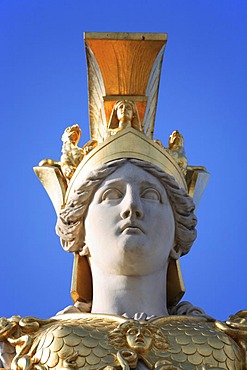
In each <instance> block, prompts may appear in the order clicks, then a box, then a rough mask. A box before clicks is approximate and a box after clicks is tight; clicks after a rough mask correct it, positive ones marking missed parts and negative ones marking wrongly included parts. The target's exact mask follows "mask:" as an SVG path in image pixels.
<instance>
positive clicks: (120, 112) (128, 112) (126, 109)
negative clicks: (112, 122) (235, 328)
mask: <svg viewBox="0 0 247 370" xmlns="http://www.w3.org/2000/svg"><path fill="white" fill-rule="evenodd" d="M117 118H118V120H119V121H124V120H129V121H131V120H132V118H133V108H132V106H131V105H130V104H128V103H125V102H122V103H120V104H119V106H118V108H117Z"/></svg>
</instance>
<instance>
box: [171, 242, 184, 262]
mask: <svg viewBox="0 0 247 370" xmlns="http://www.w3.org/2000/svg"><path fill="white" fill-rule="evenodd" d="M180 257H181V250H180V248H179V247H178V246H177V245H174V246H173V247H172V249H171V251H170V258H172V259H174V260H178V259H179V258H180Z"/></svg>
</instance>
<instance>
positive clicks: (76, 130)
mask: <svg viewBox="0 0 247 370" xmlns="http://www.w3.org/2000/svg"><path fill="white" fill-rule="evenodd" d="M80 137H81V129H80V127H79V125H78V124H75V125H73V126H69V127H67V128H66V129H65V130H64V133H63V135H62V141H63V143H66V142H70V143H71V144H73V145H77V144H78V142H79V140H80Z"/></svg>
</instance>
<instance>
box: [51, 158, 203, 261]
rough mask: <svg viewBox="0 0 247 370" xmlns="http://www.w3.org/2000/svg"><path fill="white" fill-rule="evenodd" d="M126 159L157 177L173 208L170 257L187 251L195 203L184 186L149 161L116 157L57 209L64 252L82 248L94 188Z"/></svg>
mask: <svg viewBox="0 0 247 370" xmlns="http://www.w3.org/2000/svg"><path fill="white" fill-rule="evenodd" d="M128 161H129V162H130V163H132V164H133V165H135V166H138V167H140V168H142V169H143V170H145V171H147V172H148V173H150V174H151V175H153V176H154V177H156V178H158V179H159V181H160V182H161V184H162V185H163V186H164V188H165V189H166V191H167V195H168V197H169V200H170V203H171V206H172V209H173V213H174V218H175V229H176V231H175V247H174V250H173V252H174V253H173V254H174V255H172V257H173V258H178V257H179V256H181V255H184V254H187V253H188V252H189V250H190V248H191V246H192V244H193V242H194V240H195V239H196V229H195V227H196V223H197V219H196V216H195V215H194V209H195V206H194V202H193V200H192V198H191V197H190V196H189V195H188V194H187V193H186V191H185V190H183V189H181V188H179V186H178V185H177V183H176V181H175V180H174V178H173V177H172V176H170V175H168V174H167V173H165V172H164V171H162V170H161V169H159V168H158V167H157V166H154V165H153V164H150V163H148V162H145V161H141V160H137V159H120V160H116V161H112V162H108V163H106V164H104V165H102V166H100V167H98V168H97V169H95V170H94V171H92V172H91V173H90V174H89V175H88V177H87V178H86V179H85V180H84V181H83V183H82V184H81V186H80V187H79V188H78V189H76V190H75V191H74V194H73V195H72V196H71V197H70V199H69V201H68V203H67V204H66V205H65V207H64V208H63V209H62V210H61V212H60V214H59V217H58V220H57V225H56V232H57V234H58V236H60V240H61V244H62V246H63V248H64V249H65V250H66V251H68V252H75V251H82V248H83V246H84V240H85V229H84V222H85V218H86V215H87V210H88V207H89V205H90V202H91V200H92V199H93V196H94V194H95V192H96V190H97V189H98V188H99V186H100V185H101V183H102V182H103V180H104V179H105V178H106V177H107V176H109V175H111V174H112V173H113V172H114V171H116V170H117V169H118V168H119V167H121V166H123V165H124V164H125V163H126V162H128ZM175 255H176V256H175Z"/></svg>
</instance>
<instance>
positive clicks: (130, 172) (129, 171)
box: [101, 162, 166, 193]
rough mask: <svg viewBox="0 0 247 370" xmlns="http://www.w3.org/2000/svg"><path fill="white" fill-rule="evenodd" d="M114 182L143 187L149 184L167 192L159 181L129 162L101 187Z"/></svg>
mask: <svg viewBox="0 0 247 370" xmlns="http://www.w3.org/2000/svg"><path fill="white" fill-rule="evenodd" d="M114 182H122V183H126V184H127V183H128V184H133V185H136V186H141V185H142V184H147V185H150V186H152V185H153V186H154V187H156V188H158V189H159V190H160V191H161V192H165V193H166V191H165V188H164V187H163V185H162V184H161V182H160V181H159V179H158V178H157V177H155V176H153V175H151V174H150V173H149V172H147V171H144V170H143V169H142V168H141V167H137V166H135V165H134V164H132V163H130V162H127V163H125V164H124V165H123V166H121V167H120V168H118V169H117V170H116V171H115V172H113V173H112V174H111V175H109V176H107V177H106V179H105V180H104V181H103V183H102V184H101V186H104V185H108V184H111V183H114Z"/></svg>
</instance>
